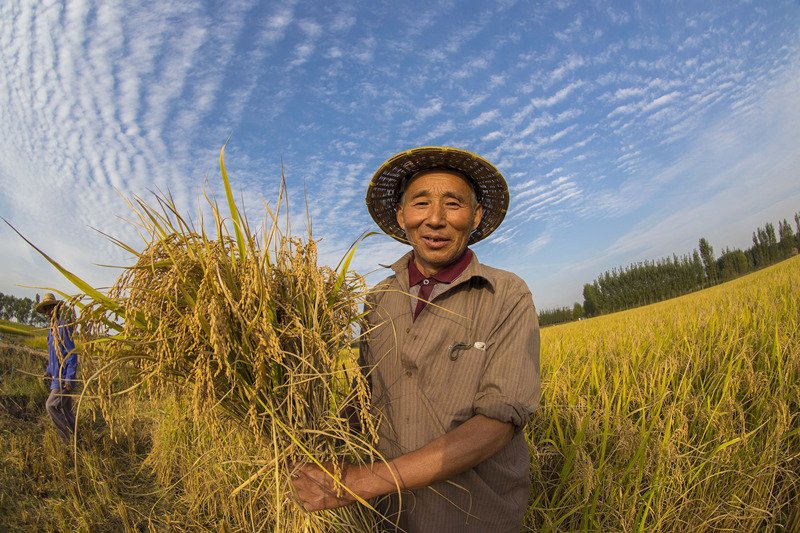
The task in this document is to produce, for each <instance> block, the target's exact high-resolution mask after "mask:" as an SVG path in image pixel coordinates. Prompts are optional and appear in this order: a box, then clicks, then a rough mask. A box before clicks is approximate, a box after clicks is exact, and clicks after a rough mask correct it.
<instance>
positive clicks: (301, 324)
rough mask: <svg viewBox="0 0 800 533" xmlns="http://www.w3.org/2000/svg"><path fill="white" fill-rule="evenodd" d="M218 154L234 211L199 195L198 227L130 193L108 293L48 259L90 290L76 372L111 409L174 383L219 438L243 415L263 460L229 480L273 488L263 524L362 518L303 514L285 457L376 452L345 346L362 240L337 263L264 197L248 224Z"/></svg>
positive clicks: (355, 321)
mask: <svg viewBox="0 0 800 533" xmlns="http://www.w3.org/2000/svg"><path fill="white" fill-rule="evenodd" d="M223 154H224V147H223V151H222V152H221V153H220V166H221V170H222V177H223V182H224V185H225V190H226V194H227V199H228V205H229V208H230V213H231V215H230V218H224V217H223V216H222V215H221V213H220V209H219V207H218V205H217V204H216V202H215V201H214V200H213V199H212V198H209V197H208V196H206V200H207V201H208V203H209V205H210V207H211V212H212V213H213V219H214V220H213V226H214V234H213V236H210V235H209V234H208V233H207V232H206V230H205V228H204V227H203V223H202V215H201V217H200V223H199V225H198V226H199V227H198V228H197V229H195V228H194V227H193V224H191V223H189V222H187V221H186V220H185V219H184V218H183V217H181V216H180V215H179V213H178V210H177V209H176V207H175V205H174V202H173V201H172V199H171V198H170V197H169V196H168V195H166V196H164V195H162V196H156V200H157V205H156V206H152V205H148V204H147V203H145V202H144V201H142V200H141V199H138V198H137V199H136V200H135V201H134V202H129V205H130V206H131V208H132V209H133V211H134V212H135V214H136V217H137V220H135V221H134V223H135V224H136V225H137V226H138V230H139V232H140V234H141V235H142V236H143V238H144V240H145V242H146V246H145V247H144V249H143V251H137V250H135V249H134V248H133V247H130V246H128V245H125V244H123V243H121V242H120V241H118V240H116V239H113V238H112V240H113V241H114V242H115V243H116V244H118V245H119V246H122V247H123V248H124V249H125V250H127V251H128V252H130V253H132V254H133V255H134V256H135V257H136V262H135V264H134V265H132V266H129V267H127V268H125V269H124V270H123V273H122V275H121V276H120V277H119V279H118V280H117V282H116V284H115V285H114V286H113V287H112V289H111V290H110V291H108V292H107V293H106V294H101V293H100V292H99V291H97V290H96V289H94V288H92V287H89V286H88V285H87V284H86V283H84V282H83V281H82V280H80V279H79V278H77V277H76V276H74V275H72V274H71V273H69V272H67V271H66V270H64V269H63V268H61V267H60V266H58V264H57V263H55V262H53V261H52V260H51V263H53V264H54V265H55V266H56V267H57V268H58V269H59V270H61V271H62V273H64V275H65V276H67V277H68V278H69V279H70V280H71V281H72V282H73V283H74V284H75V285H76V286H78V287H79V289H80V290H82V291H83V292H84V293H85V295H86V296H85V298H84V300H83V301H82V302H81V304H80V306H81V307H82V309H81V313H80V316H79V318H78V324H79V328H78V338H79V339H80V341H81V342H82V343H83V347H84V356H83V358H82V360H83V364H84V375H92V379H91V383H90V385H94V388H93V389H92V391H93V392H94V393H96V397H97V398H99V400H100V402H101V405H102V408H103V410H104V411H105V413H106V414H107V416H109V417H113V416H114V414H115V402H114V400H113V399H114V397H115V395H118V394H120V393H124V392H128V391H132V390H139V391H146V392H147V393H148V395H149V397H150V398H152V399H155V400H156V401H157V400H158V398H163V397H165V396H166V395H173V394H176V393H177V396H178V397H181V398H183V400H184V401H183V403H182V405H184V406H185V409H186V417H187V418H188V419H191V420H192V421H193V422H194V424H195V425H198V426H204V427H205V428H206V429H207V430H209V431H208V433H210V434H211V435H214V434H217V435H219V436H220V440H219V443H218V445H219V446H225V445H226V443H227V442H228V441H229V437H224V435H227V434H228V428H229V427H230V424H231V423H232V422H233V423H234V424H235V425H238V426H239V427H240V428H241V430H242V431H244V432H246V433H247V434H248V435H249V437H250V438H252V440H253V443H254V445H255V448H254V449H256V450H258V453H259V455H260V456H261V457H258V458H252V457H251V458H247V461H249V462H250V464H255V465H259V468H257V469H256V470H255V471H251V472H244V473H241V474H239V475H240V476H241V479H239V482H240V483H241V485H240V486H239V487H238V488H237V489H236V490H235V492H239V490H240V489H242V488H243V487H244V486H245V485H250V484H257V485H258V486H259V490H258V491H256V492H255V493H254V494H258V495H260V496H257V497H258V498H264V499H265V500H267V501H266V502H263V501H262V502H258V506H260V507H259V509H258V511H257V512H258V514H259V515H260V517H259V520H257V522H258V523H259V524H260V525H259V528H262V527H263V528H265V529H274V530H281V531H292V530H298V529H303V530H318V531H323V530H331V528H335V529H336V530H352V531H358V530H365V529H366V528H368V526H367V524H365V523H364V520H367V518H364V517H361V516H360V514H359V512H358V510H356V511H354V510H353V509H346V510H343V511H332V512H327V513H321V514H315V515H308V514H307V513H305V512H304V511H303V510H302V509H300V507H299V506H298V505H296V504H294V503H293V502H292V501H291V494H290V492H289V491H288V483H287V480H288V479H289V475H290V473H291V472H290V469H291V466H292V465H293V464H296V463H303V462H314V463H317V464H318V465H320V466H321V465H322V464H323V463H326V462H328V461H330V462H331V463H330V464H333V465H337V464H339V463H340V461H341V460H342V459H347V460H349V461H351V462H356V463H358V462H362V461H363V460H367V459H368V458H369V457H370V456H371V454H372V453H373V448H372V446H371V443H372V442H374V438H375V426H374V423H373V421H372V420H371V419H370V417H369V413H368V411H367V410H366V406H368V405H369V398H368V394H369V393H368V390H369V389H368V387H367V384H366V382H365V378H364V376H363V374H362V373H361V372H360V371H358V368H357V364H356V354H355V353H354V350H353V349H352V348H351V344H352V342H353V340H354V338H355V337H356V335H357V330H358V327H359V319H360V317H361V315H360V314H359V306H360V304H361V303H362V301H363V297H364V295H365V292H366V286H365V283H364V280H363V278H361V277H360V276H358V275H357V274H355V273H352V272H349V271H348V266H349V263H350V260H351V258H352V255H353V253H354V252H355V248H356V246H355V245H354V246H353V247H352V248H351V250H350V251H349V252H348V254H347V255H346V256H345V258H344V259H343V260H342V262H341V264H340V265H339V266H338V267H337V270H333V269H331V268H329V267H325V266H317V254H316V245H315V242H314V241H313V240H312V238H311V235H310V232H309V237H308V240H306V241H305V242H304V241H303V240H302V239H299V238H295V237H293V236H292V235H291V232H290V231H289V230H288V223H287V230H286V231H285V232H281V231H279V230H278V225H279V224H278V211H276V212H275V213H273V212H272V211H271V210H270V209H269V207H268V206H266V204H265V206H266V208H267V213H268V214H269V217H268V218H267V219H266V220H265V222H264V223H263V225H262V228H261V231H260V232H259V233H258V234H255V233H253V232H252V231H251V230H250V227H249V225H248V222H247V219H246V217H245V215H244V213H243V212H241V211H240V210H239V209H238V207H237V206H236V204H235V202H234V201H233V196H232V194H231V188H230V184H229V182H228V178H227V174H226V172H225V166H224V162H223ZM280 204H281V198H280V197H279V202H278V205H280ZM229 226H231V227H232V228H233V231H232V232H231V231H229V229H228V228H229ZM309 227H310V224H309ZM48 259H49V258H48ZM345 413H349V414H350V416H352V413H356V414H357V416H358V418H360V422H361V424H360V425H361V428H363V429H362V430H360V431H359V432H353V430H352V429H351V427H350V424H349V422H348V415H347V414H345ZM254 459H255V460H254ZM247 461H244V462H247ZM334 470H335V467H334ZM330 474H331V475H332V476H334V477H335V478H337V479H338V474H339V473H338V472H336V471H331V472H330ZM342 490H347V489H346V488H345V487H344V486H342ZM253 503H256V502H253ZM362 503H363V504H366V502H362ZM261 507H263V508H261ZM356 515H358V516H356ZM301 524H302V525H301ZM332 524H337V525H336V526H333V525H332Z"/></svg>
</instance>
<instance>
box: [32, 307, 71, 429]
mask: <svg viewBox="0 0 800 533" xmlns="http://www.w3.org/2000/svg"><path fill="white" fill-rule="evenodd" d="M62 303H63V302H61V301H60V300H57V299H56V297H55V296H54V295H53V294H51V293H49V292H48V293H47V294H45V295H44V298H42V301H41V302H39V303H38V304H36V310H37V311H38V312H40V313H43V314H45V315H47V318H48V319H50V331H49V332H48V333H47V350H48V352H49V355H50V358H49V361H48V364H47V369H46V370H45V372H44V376H43V378H44V380H45V383H46V384H49V385H50V396H48V398H47V403H46V406H47V414H48V415H50V419H51V420H52V421H53V426H54V427H55V429H56V433H57V434H58V436H59V438H61V440H62V441H63V442H64V444H67V445H69V444H70V442H71V441H72V435H73V434H74V433H75V416H74V415H73V414H72V396H71V395H70V393H71V392H72V389H74V388H75V376H76V374H77V371H78V354H77V352H76V351H75V343H74V342H73V340H72V326H71V325H69V324H66V323H65V322H64V318H63V316H61V315H62V313H61V312H60V311H61V304H62Z"/></svg>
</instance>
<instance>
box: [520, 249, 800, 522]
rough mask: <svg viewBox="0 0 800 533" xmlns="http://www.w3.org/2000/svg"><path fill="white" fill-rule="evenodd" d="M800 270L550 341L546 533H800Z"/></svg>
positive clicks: (538, 422)
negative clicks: (552, 532) (711, 532)
mask: <svg viewBox="0 0 800 533" xmlns="http://www.w3.org/2000/svg"><path fill="white" fill-rule="evenodd" d="M798 327H800V257H797V256H795V257H794V258H792V259H790V260H787V261H784V262H782V263H780V264H778V265H775V266H773V267H771V268H768V269H765V270H762V271H759V272H756V273H753V274H751V275H748V276H746V277H743V278H740V279H737V280H734V281H732V282H729V283H726V284H724V285H720V286H717V287H714V288H711V289H708V290H705V291H702V292H698V293H695V294H692V295H689V296H685V297H682V298H678V299H675V300H671V301H666V302H662V303H659V304H656V305H652V306H648V307H644V308H640V309H636V310H632V311H627V312H623V313H617V314H614V315H609V316H604V317H599V318H595V319H591V320H586V321H581V322H576V323H572V324H567V325H563V326H558V327H554V328H548V329H545V330H544V331H543V332H542V374H543V380H544V383H543V397H542V405H541V408H540V409H539V411H538V412H537V413H536V414H535V415H534V419H533V423H532V425H531V428H530V431H529V436H530V446H531V458H532V460H531V476H532V479H533V484H534V490H533V493H532V495H531V504H530V509H529V513H528V517H527V523H528V525H529V526H530V528H531V529H532V530H535V531H663V532H697V531H709V532H710V531H736V532H746V531H752V532H768V531H775V532H778V531H792V532H794V531H800V333H798Z"/></svg>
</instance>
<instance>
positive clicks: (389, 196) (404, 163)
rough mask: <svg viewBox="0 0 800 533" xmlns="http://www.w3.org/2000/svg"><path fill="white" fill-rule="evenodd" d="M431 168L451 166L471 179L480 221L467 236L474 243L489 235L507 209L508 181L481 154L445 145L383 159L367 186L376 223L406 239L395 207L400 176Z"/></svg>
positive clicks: (368, 198)
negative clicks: (479, 205)
mask: <svg viewBox="0 0 800 533" xmlns="http://www.w3.org/2000/svg"><path fill="white" fill-rule="evenodd" d="M432 168H444V169H452V170H456V171H458V172H461V173H462V174H464V175H465V176H467V178H469V179H470V180H471V181H472V184H473V186H474V187H476V189H477V190H476V191H475V192H476V194H477V196H478V198H480V203H481V206H482V207H483V214H482V216H481V222H480V224H479V225H478V227H477V228H476V229H475V231H473V232H472V234H471V235H470V238H469V244H475V243H476V242H478V241H481V240H483V239H485V238H486V237H488V236H489V234H491V233H492V232H493V231H494V230H496V229H497V227H498V226H499V225H500V223H501V222H502V221H503V219H504V218H505V216H506V212H507V211H508V202H509V194H508V185H507V184H506V180H505V178H503V175H502V174H500V171H498V170H497V169H496V168H495V167H494V165H492V164H491V163H489V162H488V161H486V160H485V159H483V158H482V157H480V156H478V155H475V154H473V153H472V152H468V151H466V150H461V149H459V148H451V147H447V146H423V147H420V148H414V149H412V150H407V151H405V152H401V153H399V154H397V155H395V156H393V157H391V158H390V159H388V160H387V161H386V162H385V163H383V164H382V165H381V166H380V167H379V168H378V170H377V171H376V172H375V174H374V175H373V176H372V180H371V181H370V183H369V187H368V188H367V198H366V202H367V208H368V209H369V214H370V216H371V217H372V219H373V220H374V221H375V223H376V224H378V226H379V227H380V228H381V229H382V230H383V231H384V232H385V233H386V234H388V235H390V236H391V237H393V238H394V239H396V240H398V241H400V242H402V243H406V244H407V243H408V240H407V239H406V237H405V232H404V231H403V229H402V228H401V227H400V225H399V224H398V223H397V215H396V207H397V203H398V201H399V199H400V198H399V196H400V186H401V184H402V182H403V180H404V179H405V178H407V177H409V176H411V175H412V174H415V173H417V172H420V171H422V170H427V169H432Z"/></svg>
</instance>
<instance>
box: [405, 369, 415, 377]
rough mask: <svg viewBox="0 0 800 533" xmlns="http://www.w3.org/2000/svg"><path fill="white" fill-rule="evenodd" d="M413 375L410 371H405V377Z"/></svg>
mask: <svg viewBox="0 0 800 533" xmlns="http://www.w3.org/2000/svg"><path fill="white" fill-rule="evenodd" d="M413 375H414V373H413V372H412V371H411V370H407V371H406V376H408V377H411V376H413Z"/></svg>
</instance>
